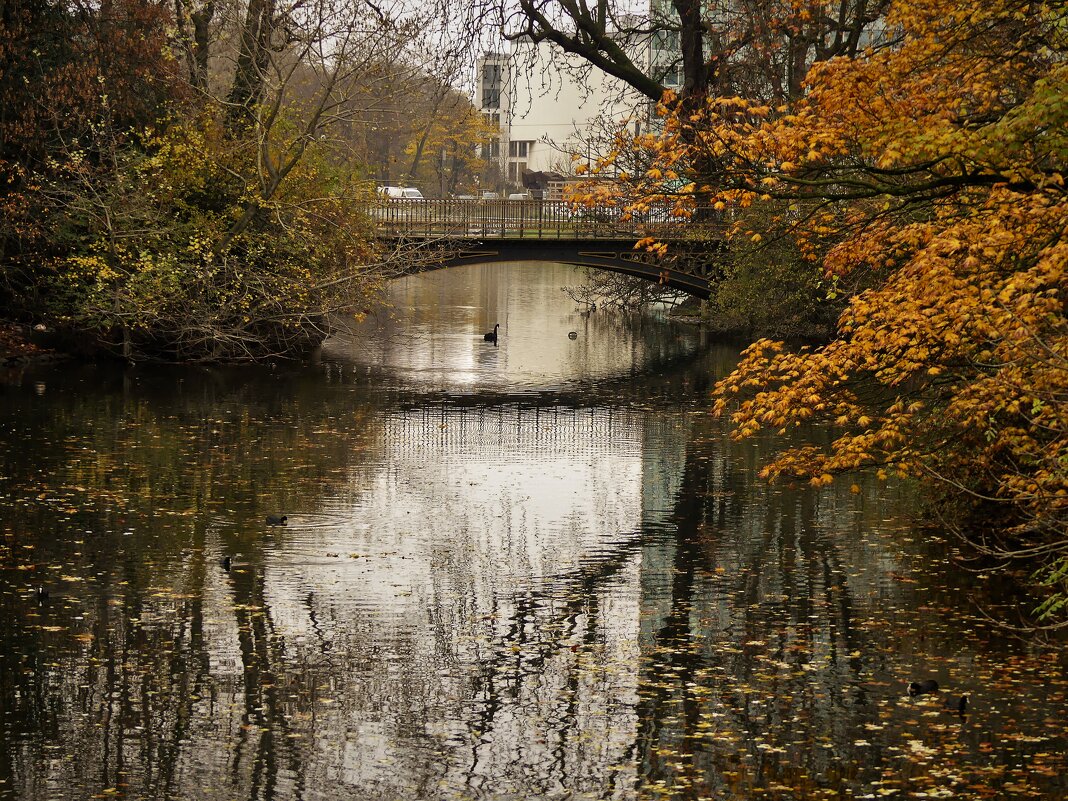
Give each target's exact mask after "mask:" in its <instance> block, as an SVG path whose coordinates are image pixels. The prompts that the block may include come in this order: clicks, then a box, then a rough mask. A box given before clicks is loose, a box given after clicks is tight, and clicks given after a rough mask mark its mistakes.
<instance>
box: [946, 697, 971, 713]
mask: <svg viewBox="0 0 1068 801" xmlns="http://www.w3.org/2000/svg"><path fill="white" fill-rule="evenodd" d="M944 706H945V710H946V711H947V712H956V713H957V714H958V715H964V714H966V713H967V712H968V696H967V695H962V696H961V697H960V698H952V697H951V698H947V699H946V702H945V704H944Z"/></svg>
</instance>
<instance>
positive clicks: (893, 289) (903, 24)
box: [639, 0, 1068, 589]
mask: <svg viewBox="0 0 1068 801" xmlns="http://www.w3.org/2000/svg"><path fill="white" fill-rule="evenodd" d="M1066 41H1068V16H1066V14H1065V12H1064V10H1063V7H1059V6H1057V5H1055V4H1052V3H1027V2H1015V1H1013V0H983V1H982V2H980V1H979V0H933V2H928V1H926V0H925V2H919V0H915V1H912V0H902V1H901V2H897V3H894V4H893V6H892V8H891V11H890V13H889V16H888V18H887V20H886V25H885V29H884V31H883V36H882V39H881V41H878V42H876V43H874V44H873V46H872V47H871V48H870V49H869V50H868V51H867V52H866V53H864V54H863V55H862V56H860V57H858V58H855V59H835V60H832V61H829V62H826V63H821V64H817V65H816V66H815V67H814V68H813V69H812V70H811V71H810V73H809V75H808V79H807V84H806V86H807V93H806V95H805V96H804V97H803V98H802V99H800V100H799V101H798V102H797V103H795V104H794V105H792V106H791V107H790V108H782V109H778V110H771V109H767V108H764V107H759V106H756V105H754V104H752V103H749V102H747V101H745V100H743V99H740V98H726V99H725V98H712V99H710V100H709V102H708V104H707V106H706V108H705V110H704V111H703V112H702V113H700V114H689V115H688V116H687V117H686V118H685V119H682V118H680V117H679V115H678V114H676V113H672V111H671V109H670V108H667V112H668V114H667V121H666V129H665V132H664V135H663V136H662V137H661V138H660V139H659V140H658V141H657V142H656V144H655V146H653V148H652V149H651V150H652V151H655V152H654V155H653V166H654V167H655V169H657V170H658V171H659V172H661V173H662V171H663V170H664V169H665V168H666V167H670V168H671V169H674V170H676V171H678V172H680V173H681V172H683V167H682V166H681V165H685V164H687V163H689V164H693V163H698V161H702V163H704V164H706V165H707V164H714V165H715V166H716V169H715V170H713V171H708V170H707V169H706V170H705V172H704V174H700V175H696V174H695V175H692V176H691V177H692V178H693V190H692V191H691V192H690V193H688V194H689V196H683V197H680V198H679V199H678V202H680V203H682V204H685V203H692V202H693V199H694V198H698V197H702V195H703V197H704V198H708V199H710V200H711V202H712V203H714V204H717V206H718V207H720V208H726V209H730V208H735V209H736V208H739V207H746V206H749V205H751V204H754V203H759V202H761V201H768V200H774V201H777V202H780V203H784V204H785V203H792V204H795V206H793V207H794V208H798V209H801V210H802V211H803V213H800V214H798V215H795V217H794V218H792V219H788V220H785V221H784V227H785V228H787V229H788V232H789V233H790V234H792V235H793V236H794V237H795V238H796V239H797V240H798V242H799V243H800V244H801V246H802V250H803V252H805V253H806V254H807V255H808V256H809V258H811V259H813V260H814V261H816V262H817V263H819V264H820V265H821V266H822V269H823V270H824V272H825V273H826V274H827V275H829V276H830V275H835V276H839V277H846V276H850V275H852V274H854V273H856V272H857V271H865V272H866V273H867V274H869V275H871V276H873V280H872V281H871V286H870V288H868V289H865V290H863V291H860V292H859V293H858V294H856V295H855V296H854V297H852V299H851V301H850V303H849V305H848V308H847V309H846V311H845V312H844V313H843V314H842V316H841V318H840V319H839V323H838V329H837V336H836V338H835V339H834V340H833V341H831V342H830V343H828V344H827V345H825V346H822V347H818V348H815V349H803V350H801V351H797V352H793V351H790V350H788V349H786V348H785V347H784V345H783V344H782V343H778V342H772V341H768V340H761V341H758V342H756V343H755V344H754V345H752V346H751V347H750V348H748V349H747V350H746V352H745V354H744V356H743V359H742V361H741V363H740V364H739V366H738V368H737V370H736V371H735V372H734V373H733V374H732V375H730V376H729V377H727V378H726V379H725V380H723V381H721V382H720V383H719V384H718V386H717V387H716V389H715V392H714V396H715V409H716V411H717V412H718V413H721V414H726V413H730V414H731V419H732V420H733V422H734V425H735V435H736V436H738V437H747V436H752V435H754V434H756V433H758V432H760V431H762V430H774V431H789V430H790V429H793V428H796V427H799V426H808V425H811V424H814V423H819V424H826V425H829V426H832V427H834V428H835V430H837V431H838V435H837V437H836V438H834V440H833V442H831V444H830V445H829V446H828V447H826V448H822V447H818V446H803V447H797V448H792V449H789V450H786V451H785V452H782V453H780V454H779V455H778V456H777V457H776V458H775V459H774V460H773V461H772V462H771V463H770V464H768V465H767V466H766V467H765V474H766V475H768V476H771V477H775V476H783V475H788V476H793V477H799V478H804V479H807V480H809V481H811V482H812V483H813V484H816V485H820V484H824V483H827V482H830V481H832V480H833V479H834V476H835V475H838V474H841V473H844V472H847V471H853V470H857V469H861V468H871V467H874V468H876V469H878V470H880V471H882V472H886V473H891V472H892V473H896V474H902V475H908V476H917V477H928V478H935V479H938V480H939V481H941V482H944V483H945V484H946V485H948V486H949V487H951V488H952V489H953V491H954V492H955V493H957V494H958V496H961V497H968V498H971V499H972V500H974V501H975V502H976V503H977V504H980V505H984V506H992V507H993V508H994V509H1001V510H1002V512H1003V514H1002V515H1000V516H998V517H996V518H988V519H990V520H996V524H997V525H999V526H1000V527H1001V529H1002V532H1003V533H1005V532H1007V533H1008V534H1009V535H1010V537H1009V538H1005V539H1002V540H1000V543H999V545H998V546H997V547H996V548H994V547H991V546H990V545H989V542H985V543H982V547H984V548H988V549H989V550H991V552H996V553H997V554H998V555H1001V556H1024V557H1027V558H1029V559H1034V558H1039V559H1044V560H1046V562H1047V563H1048V564H1057V563H1058V562H1060V563H1062V564H1063V558H1064V554H1065V553H1066V552H1068V436H1066V435H1068V320H1066V304H1068V243H1066V242H1065V234H1066V232H1068V193H1066V189H1065V182H1064V170H1065V167H1066V164H1068V60H1066V59H1065V56H1066V49H1068V48H1066ZM669 100H670V99H669ZM649 174H650V173H647V174H646V176H645V177H644V178H639V181H640V180H645V181H646V188H647V189H648V190H649V191H651V192H653V191H655V188H654V187H655V180H654V179H652V178H649ZM654 174H655V173H654ZM737 233H739V234H746V233H748V234H749V235H750V236H749V237H748V239H750V240H752V238H753V237H752V232H746V231H743V230H739V231H738V232H737ZM1049 575H1052V576H1054V577H1055V580H1056V581H1063V576H1064V572H1063V571H1061V572H1059V573H1058V572H1057V571H1056V569H1055V570H1054V571H1053V572H1052V573H1051V574H1049ZM1061 589H1063V587H1062V588H1061Z"/></svg>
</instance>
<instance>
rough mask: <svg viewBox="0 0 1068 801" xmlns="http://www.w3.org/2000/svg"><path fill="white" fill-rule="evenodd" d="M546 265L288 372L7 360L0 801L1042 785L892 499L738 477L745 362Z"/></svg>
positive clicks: (1032, 677) (946, 549)
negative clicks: (30, 364) (913, 689)
mask: <svg viewBox="0 0 1068 801" xmlns="http://www.w3.org/2000/svg"><path fill="white" fill-rule="evenodd" d="M577 280H579V279H578V276H577V275H576V273H575V271H574V270H573V269H571V268H567V267H562V266H544V265H534V264H531V265H514V266H510V267H494V268H489V267H485V268H480V267H472V268H465V269H456V270H450V271H443V272H440V273H435V274H429V275H424V276H421V277H418V278H411V279H407V280H405V281H403V282H398V284H397V285H396V286H395V288H394V289H395V292H394V300H395V307H394V309H393V310H392V312H391V313H388V314H382V315H380V316H379V318H378V319H376V320H373V321H368V322H366V323H365V324H360V325H358V324H355V323H354V324H352V325H351V326H347V327H346V329H345V330H344V331H343V332H341V333H340V334H339V335H338V336H337V337H336V338H334V339H333V340H331V341H330V342H328V344H327V346H326V347H325V348H324V352H323V355H322V361H321V363H318V364H315V365H308V366H303V367H276V368H274V369H267V368H257V369H218V368H211V369H208V368H205V369H164V368H145V367H138V368H135V369H131V370H126V371H122V370H119V369H114V368H109V367H93V366H84V367H82V366H74V365H64V366H62V367H60V368H54V369H44V368H35V369H32V370H28V371H25V372H13V373H11V374H8V375H7V376H5V379H6V382H5V384H4V385H3V387H2V389H0V430H2V438H0V472H2V475H0V511H2V516H3V526H2V528H3V535H4V539H3V542H2V546H0V637H2V652H0V711H2V720H0V798H12V799H16V798H17V799H34V800H36V799H86V798H108V797H128V798H148V799H520V798H523V799H529V798H561V799H564V798H568V799H579V798H583V799H585V798H589V799H602V798H604V799H646V798H648V799H654V798H655V799H659V798H675V797H678V798H686V799H700V798H709V799H713V798H714V799H735V798H737V799H743V798H782V799H794V798H822V797H827V798H879V797H884V796H889V797H894V796H896V797H928V798H931V797H957V798H988V797H993V798H1017V797H1021V798H1023V797H1043V798H1062V797H1065V796H1066V795H1068V784H1066V782H1065V779H1064V778H1063V774H1064V770H1065V757H1064V752H1065V745H1066V743H1065V728H1064V719H1065V712H1066V711H1068V701H1066V692H1065V682H1064V668H1065V664H1064V659H1063V657H1061V655H1060V651H1058V650H1043V649H1040V648H1037V647H1034V646H1031V645H1027V644H1026V643H1024V642H1022V641H1020V640H1018V639H1014V638H1012V637H1010V636H1007V635H1005V634H1003V633H999V632H997V631H996V630H994V629H992V628H991V627H990V626H989V625H987V624H986V623H985V621H984V617H983V609H985V608H988V607H991V606H994V605H996V606H997V608H998V610H999V612H1000V613H1004V612H1005V609H1006V606H1009V607H1011V605H1012V604H1013V603H1016V601H1013V600H1012V598H1013V596H1011V595H1009V592H1010V590H1011V588H1009V587H1007V586H1006V585H1004V584H996V585H995V584H994V582H995V581H996V579H995V578H994V577H988V576H987V575H986V574H982V573H968V572H965V571H962V570H960V569H959V568H958V567H956V566H954V565H953V564H952V563H951V562H950V561H949V556H951V555H952V551H953V544H952V543H949V542H945V541H944V539H943V538H942V537H940V536H939V535H938V533H937V532H935V531H932V530H928V529H924V528H921V527H918V526H917V525H916V524H914V523H913V522H912V517H913V507H914V503H915V501H914V498H913V497H912V496H911V495H910V494H909V493H908V492H907V491H906V490H905V489H904V488H898V487H893V486H889V487H888V486H886V485H882V484H877V483H875V482H868V481H866V480H864V479H862V478H861V479H858V480H857V485H856V486H855V487H853V488H852V490H853V491H851V487H850V486H849V483H848V482H847V483H846V484H844V485H841V486H834V487H831V488H827V489H822V490H818V491H817V490H810V489H808V488H790V487H783V486H768V485H767V484H765V483H764V482H762V481H761V480H760V479H758V478H757V477H756V475H755V473H756V469H757V467H758V465H759V462H760V458H761V456H762V455H764V454H766V453H768V452H769V450H770V449H771V448H773V447H775V445H776V443H775V442H773V441H771V440H764V441H760V442H757V443H744V444H735V443H732V442H731V441H730V440H729V439H728V438H727V436H726V433H725V429H724V426H723V424H722V423H721V422H720V421H716V420H713V419H711V418H710V417H709V416H708V414H707V392H708V389H709V387H710V384H711V382H712V381H713V380H714V379H715V378H716V377H717V376H719V375H722V374H723V373H724V372H725V371H727V370H729V369H730V367H731V365H732V364H733V363H734V361H735V360H736V358H737V350H736V349H735V348H734V347H732V346H729V345H724V344H721V343H717V342H716V341H714V340H711V339H709V338H708V337H706V336H704V335H703V334H701V333H700V332H699V331H698V330H696V329H693V328H688V327H685V326H680V325H675V324H672V323H669V322H667V321H665V320H662V319H650V318H646V319H624V318H620V317H613V316H610V315H606V314H604V313H603V311H597V312H594V313H592V314H588V315H583V314H582V313H581V312H580V310H579V309H576V308H574V306H573V304H572V303H571V302H570V301H569V300H568V299H567V298H566V296H565V295H563V293H561V292H560V289H559V288H560V286H561V285H562V284H566V283H575V282H577ZM498 322H499V323H500V324H501V330H500V337H499V340H498V342H497V343H496V344H494V343H491V342H486V341H485V340H484V339H483V337H482V334H483V333H484V332H486V331H489V330H491V329H492V327H493V324H494V323H498ZM572 331H573V332H575V334H576V337H575V338H574V339H570V338H569V337H568V334H569V332H572ZM814 436H815V434H814ZM278 513H285V514H286V515H288V525H286V526H284V527H268V526H267V525H265V523H264V519H265V517H266V515H268V514H278ZM224 557H229V558H230V563H229V567H228V568H227V567H225V566H224V565H223V562H222V560H223V559H224ZM38 587H40V588H42V591H43V592H44V593H46V595H44V596H43V597H39V593H38V590H37V588H38ZM1019 603H1020V604H1026V603H1027V602H1026V601H1025V600H1020V601H1019ZM915 678H935V679H937V680H938V681H939V682H940V684H941V685H942V686H943V688H944V690H943V691H942V692H940V693H938V694H937V697H933V696H921V697H920V698H918V699H913V698H909V697H908V696H907V695H906V693H905V686H906V684H907V682H908V681H910V680H912V679H915ZM961 693H967V694H968V695H969V699H970V707H969V713H968V714H967V715H966V716H964V717H961V716H958V715H956V714H952V713H947V712H944V711H942V710H941V708H940V705H941V703H942V700H943V699H945V698H949V697H952V698H957V697H959V695H960V694H961Z"/></svg>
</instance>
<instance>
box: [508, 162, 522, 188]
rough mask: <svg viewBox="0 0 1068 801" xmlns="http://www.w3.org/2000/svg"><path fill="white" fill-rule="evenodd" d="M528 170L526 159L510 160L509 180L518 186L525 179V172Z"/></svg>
mask: <svg viewBox="0 0 1068 801" xmlns="http://www.w3.org/2000/svg"><path fill="white" fill-rule="evenodd" d="M526 171H527V163H526V162H525V161H509V162H508V181H509V183H513V184H515V185H516V186H518V185H519V184H520V183H522V181H523V173H525V172H526Z"/></svg>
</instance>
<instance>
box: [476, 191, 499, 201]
mask: <svg viewBox="0 0 1068 801" xmlns="http://www.w3.org/2000/svg"><path fill="white" fill-rule="evenodd" d="M479 198H480V199H481V200H500V199H501V195H500V193H499V192H483V193H482V194H481V195H479Z"/></svg>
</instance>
